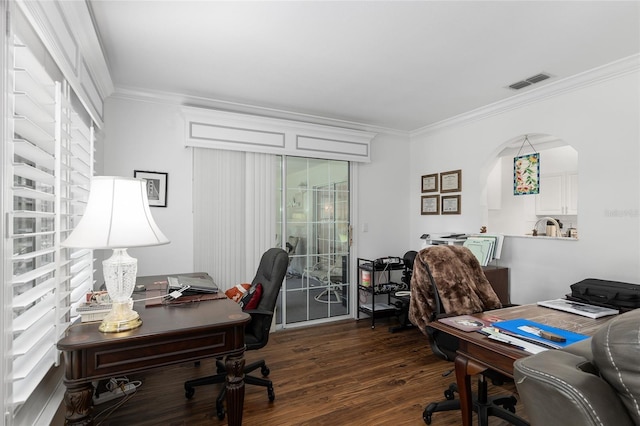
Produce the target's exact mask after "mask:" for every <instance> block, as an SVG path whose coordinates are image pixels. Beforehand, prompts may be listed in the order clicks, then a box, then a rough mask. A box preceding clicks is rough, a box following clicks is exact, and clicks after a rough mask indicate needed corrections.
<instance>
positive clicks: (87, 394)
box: [64, 382, 93, 426]
mask: <svg viewBox="0 0 640 426" xmlns="http://www.w3.org/2000/svg"><path fill="white" fill-rule="evenodd" d="M65 385H66V387H67V390H66V391H65V393H64V405H65V407H66V413H65V421H64V424H65V425H70V426H90V425H93V419H92V417H91V414H92V412H93V400H92V398H93V385H92V384H91V382H89V383H81V384H69V383H65Z"/></svg>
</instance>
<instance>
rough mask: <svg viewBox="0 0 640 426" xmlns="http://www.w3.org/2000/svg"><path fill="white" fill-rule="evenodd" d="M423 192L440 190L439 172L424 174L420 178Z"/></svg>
mask: <svg viewBox="0 0 640 426" xmlns="http://www.w3.org/2000/svg"><path fill="white" fill-rule="evenodd" d="M420 185H421V187H422V192H423V193H424V192H438V174H437V173H433V174H430V175H423V176H422V179H421V180H420Z"/></svg>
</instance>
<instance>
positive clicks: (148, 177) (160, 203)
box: [133, 170, 169, 207]
mask: <svg viewBox="0 0 640 426" xmlns="http://www.w3.org/2000/svg"><path fill="white" fill-rule="evenodd" d="M133 177H136V178H138V179H144V180H145V182H146V184H147V185H146V187H147V198H148V199H149V205H150V206H151V207H167V179H168V178H169V174H168V173H162V172H145V171H142V170H134V171H133Z"/></svg>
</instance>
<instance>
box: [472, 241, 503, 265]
mask: <svg viewBox="0 0 640 426" xmlns="http://www.w3.org/2000/svg"><path fill="white" fill-rule="evenodd" d="M503 241H504V236H503V235H489V234H480V235H472V236H469V237H467V240H466V241H465V242H464V244H463V246H465V247H466V248H468V249H469V250H471V252H472V253H473V254H474V256H475V257H476V258H477V259H478V262H480V265H482V266H487V265H488V264H489V262H490V261H491V260H493V259H500V253H501V252H502V242H503Z"/></svg>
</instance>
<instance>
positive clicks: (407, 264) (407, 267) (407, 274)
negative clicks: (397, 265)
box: [400, 250, 418, 289]
mask: <svg viewBox="0 0 640 426" xmlns="http://www.w3.org/2000/svg"><path fill="white" fill-rule="evenodd" d="M417 255H418V252H417V251H415V250H409V251H408V252H406V253H405V254H404V256H402V263H404V271H403V272H402V278H401V279H400V280H401V281H402V282H403V283H404V284H406V288H407V289H408V288H409V286H410V285H411V276H412V275H413V262H414V261H415V259H416V256H417Z"/></svg>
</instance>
